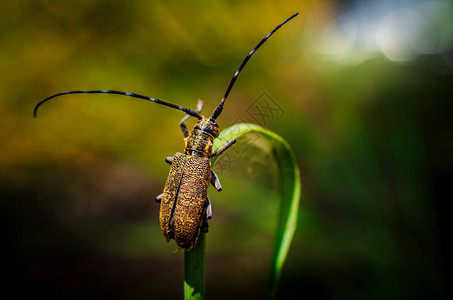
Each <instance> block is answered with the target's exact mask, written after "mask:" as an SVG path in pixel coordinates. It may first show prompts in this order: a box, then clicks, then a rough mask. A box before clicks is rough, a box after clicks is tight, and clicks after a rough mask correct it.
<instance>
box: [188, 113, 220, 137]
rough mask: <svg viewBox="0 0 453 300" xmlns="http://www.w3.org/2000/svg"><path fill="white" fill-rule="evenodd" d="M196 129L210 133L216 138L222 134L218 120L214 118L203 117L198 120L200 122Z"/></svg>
mask: <svg viewBox="0 0 453 300" xmlns="http://www.w3.org/2000/svg"><path fill="white" fill-rule="evenodd" d="M194 129H198V130H201V131H204V132H206V133H209V134H210V135H212V136H213V137H214V138H216V137H218V136H219V133H220V129H219V125H217V122H216V120H215V119H213V118H205V117H202V118H200V119H198V122H197V124H196V125H195V128H194Z"/></svg>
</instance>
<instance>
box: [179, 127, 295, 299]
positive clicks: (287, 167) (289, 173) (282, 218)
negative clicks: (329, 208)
mask: <svg viewBox="0 0 453 300" xmlns="http://www.w3.org/2000/svg"><path fill="white" fill-rule="evenodd" d="M251 132H254V133H260V134H262V135H263V136H264V137H265V140H266V141H267V142H268V143H269V145H270V148H271V151H272V154H273V156H274V159H275V161H276V163H277V178H278V179H277V180H278V182H277V188H278V194H279V196H280V197H279V200H278V201H279V202H278V217H277V229H276V233H275V240H274V247H273V248H274V249H273V253H272V258H271V266H270V271H269V282H268V287H267V288H268V296H269V298H273V297H274V296H275V291H276V287H277V282H278V279H279V277H280V273H281V270H282V267H283V264H284V262H285V259H286V255H287V254H288V250H289V247H290V245H291V241H292V239H293V236H294V231H295V230H296V226H297V213H298V208H299V199H300V175H299V168H298V167H297V164H296V161H295V158H294V154H293V152H292V150H291V147H290V146H289V144H288V143H287V142H286V141H285V140H284V139H283V138H282V137H280V136H279V135H277V134H275V133H274V132H272V131H269V130H267V129H265V128H263V127H261V126H259V125H256V124H247V123H242V124H235V125H233V126H230V127H228V128H227V129H225V130H224V131H222V132H221V134H220V136H219V138H218V139H216V140H215V141H214V146H213V151H216V150H217V149H218V148H220V147H221V146H222V145H223V144H224V143H225V142H226V141H229V140H231V139H240V138H241V136H243V135H245V134H247V133H251ZM217 159H218V157H215V158H213V159H212V161H211V162H212V165H214V164H215V162H216V160H217ZM205 256H206V242H205V234H204V233H203V232H202V233H201V234H200V237H199V240H198V243H197V245H196V246H195V247H194V249H192V250H191V251H185V253H184V298H185V299H191V300H192V299H197V300H199V299H203V298H204V291H205V261H206V257H205Z"/></svg>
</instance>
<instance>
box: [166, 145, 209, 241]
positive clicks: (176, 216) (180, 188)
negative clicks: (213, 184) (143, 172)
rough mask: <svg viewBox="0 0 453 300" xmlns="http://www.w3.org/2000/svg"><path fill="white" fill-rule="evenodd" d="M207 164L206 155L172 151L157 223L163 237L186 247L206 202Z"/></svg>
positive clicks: (197, 226)
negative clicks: (172, 154)
mask: <svg viewBox="0 0 453 300" xmlns="http://www.w3.org/2000/svg"><path fill="white" fill-rule="evenodd" d="M210 181H211V163H210V162H209V159H208V158H206V157H193V156H186V155H184V154H181V153H176V155H175V157H174V159H173V162H172V165H171V168H170V174H169V176H168V179H167V182H166V184H165V188H164V192H163V197H162V201H161V204H160V218H159V219H160V226H161V229H162V233H163V235H164V236H165V238H166V239H167V241H169V240H171V239H175V240H176V243H177V244H178V245H179V246H180V247H182V248H186V249H192V248H193V246H194V245H195V243H196V241H197V238H198V234H199V230H200V227H201V223H202V221H203V217H204V214H205V208H206V204H207V190H208V185H209V183H210Z"/></svg>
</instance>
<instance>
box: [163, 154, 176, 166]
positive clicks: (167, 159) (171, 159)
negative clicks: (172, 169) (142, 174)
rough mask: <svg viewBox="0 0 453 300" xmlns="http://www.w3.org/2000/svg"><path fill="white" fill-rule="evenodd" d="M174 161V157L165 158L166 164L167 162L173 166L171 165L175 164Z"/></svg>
mask: <svg viewBox="0 0 453 300" xmlns="http://www.w3.org/2000/svg"><path fill="white" fill-rule="evenodd" d="M173 159H174V157H173V156H167V157H166V158H165V162H166V163H167V164H169V165H171V163H172V162H173Z"/></svg>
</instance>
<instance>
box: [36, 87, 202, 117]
mask: <svg viewBox="0 0 453 300" xmlns="http://www.w3.org/2000/svg"><path fill="white" fill-rule="evenodd" d="M69 94H114V95H121V96H129V97H133V98H139V99H143V100H148V101H151V102H155V103H157V104H162V105H165V106H168V107H171V108H174V109H179V110H182V111H183V112H185V113H186V114H188V115H191V116H192V117H195V118H198V119H200V118H201V116H200V115H199V114H198V113H197V112H196V111H195V110H192V109H190V108H185V107H182V106H179V105H175V104H172V103H168V102H165V101H162V100H159V99H155V98H150V97H147V96H142V95H139V94H134V93H127V92H121V91H70V92H64V93H59V94H55V95H53V96H50V97H47V98H46V99H44V100H42V101H41V102H39V103H38V104H37V105H36V106H35V109H34V110H33V117H35V118H36V114H37V112H38V108H39V107H40V106H41V105H42V104H44V103H45V102H47V101H49V100H50V99H53V98H56V97H59V96H64V95H69Z"/></svg>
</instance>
